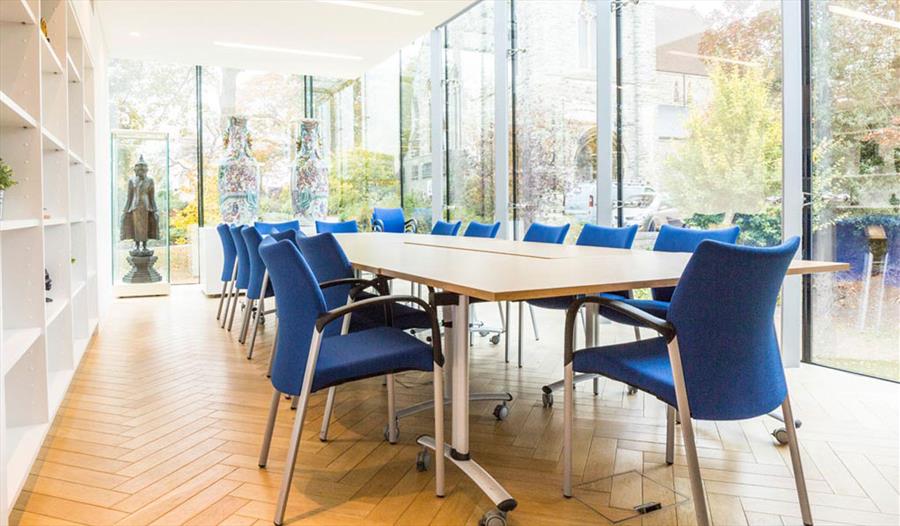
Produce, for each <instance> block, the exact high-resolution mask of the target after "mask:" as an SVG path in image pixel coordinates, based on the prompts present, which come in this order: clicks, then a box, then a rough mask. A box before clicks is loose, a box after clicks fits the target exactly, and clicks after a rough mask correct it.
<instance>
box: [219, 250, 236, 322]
mask: <svg viewBox="0 0 900 526" xmlns="http://www.w3.org/2000/svg"><path fill="white" fill-rule="evenodd" d="M236 288H237V258H235V260H234V265H233V266H232V268H231V280H229V282H228V298H227V299H226V300H225V316H224V317H223V318H222V325H221V326H220V327H222V328H223V329H224V328H225V320H227V319H228V307H229V306H230V305H231V300H232V298H231V297H232V296H233V295H234V293H235V292H236Z"/></svg>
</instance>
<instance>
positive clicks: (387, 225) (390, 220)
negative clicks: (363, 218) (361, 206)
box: [372, 207, 406, 234]
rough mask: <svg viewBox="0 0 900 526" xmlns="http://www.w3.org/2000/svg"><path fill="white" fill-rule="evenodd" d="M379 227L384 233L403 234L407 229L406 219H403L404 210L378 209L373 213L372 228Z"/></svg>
mask: <svg viewBox="0 0 900 526" xmlns="http://www.w3.org/2000/svg"><path fill="white" fill-rule="evenodd" d="M375 225H378V226H379V227H380V228H381V230H382V232H398V233H401V234H402V233H403V231H404V230H405V228H406V218H405V217H403V209H402V208H378V207H375V210H373V211H372V226H373V227H374V226H375Z"/></svg>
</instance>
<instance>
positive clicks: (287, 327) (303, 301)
mask: <svg viewBox="0 0 900 526" xmlns="http://www.w3.org/2000/svg"><path fill="white" fill-rule="evenodd" d="M259 253H260V257H262V260H263V262H265V265H266V268H268V269H269V279H271V280H272V283H273V284H274V285H275V288H276V289H277V290H278V291H279V293H278V295H277V296H275V306H276V308H277V310H278V338H277V343H276V345H277V348H276V352H275V357H274V361H273V363H272V385H273V386H274V387H275V389H277V390H279V391H280V392H282V393H286V394H293V395H296V394H299V393H300V387H301V386H302V385H303V376H304V374H305V372H306V361H307V358H308V357H309V345H310V342H311V340H312V333H313V329H314V327H315V323H316V319H317V318H318V317H319V316H320V315H322V313H324V312H325V310H326V307H325V298H324V297H323V296H322V290H321V289H320V288H319V283H318V282H317V281H316V276H315V275H314V274H313V272H312V270H310V268H309V265H308V264H307V263H306V260H305V259H304V258H303V256H302V255H301V254H300V252H299V251H298V250H297V247H296V246H294V245H293V244H292V243H291V242H290V241H287V240H282V241H275V240H274V239H272V238H268V239H266V240H265V241H263V243H262V244H261V245H260V248H259ZM332 325H340V324H339V323H332V324H330V325H329V326H328V328H327V329H326V332H329V331H328V329H331V326H332ZM338 329H340V327H338Z"/></svg>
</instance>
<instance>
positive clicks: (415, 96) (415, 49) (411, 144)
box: [400, 35, 432, 231]
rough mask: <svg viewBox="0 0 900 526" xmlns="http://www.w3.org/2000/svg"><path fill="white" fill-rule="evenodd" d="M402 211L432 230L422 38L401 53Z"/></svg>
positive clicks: (427, 79)
mask: <svg viewBox="0 0 900 526" xmlns="http://www.w3.org/2000/svg"><path fill="white" fill-rule="evenodd" d="M400 59H401V61H400V75H401V77H400V156H401V158H402V159H403V162H402V164H401V168H402V172H403V173H402V174H401V177H403V211H404V213H405V214H406V216H407V217H414V218H416V220H417V221H418V222H419V230H420V231H426V230H428V231H430V230H431V195H432V191H431V182H432V178H431V45H430V37H429V36H428V35H425V36H423V37H421V38H419V39H418V40H416V41H415V42H413V43H412V44H410V45H409V46H406V47H405V48H403V49H402V50H400Z"/></svg>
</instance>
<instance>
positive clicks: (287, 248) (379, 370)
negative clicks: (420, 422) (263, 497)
mask: <svg viewBox="0 0 900 526" xmlns="http://www.w3.org/2000/svg"><path fill="white" fill-rule="evenodd" d="M326 235H327V234H326ZM260 255H261V256H262V259H263V261H264V262H265V265H266V268H268V270H269V276H270V278H271V280H272V283H273V284H274V285H275V288H276V289H277V290H278V291H279V294H278V295H277V296H276V297H275V302H276V304H277V309H278V315H279V317H280V318H281V329H280V332H281V337H279V338H278V351H277V352H276V353H275V358H274V364H273V367H272V376H271V381H272V386H273V387H274V392H273V393H272V404H271V408H270V410H269V417H268V420H267V423H266V430H265V436H264V438H263V444H262V448H261V451H260V456H259V466H260V467H262V468H264V467H265V466H266V463H267V461H268V456H269V446H270V444H271V442H272V434H273V432H274V430H275V418H276V416H277V415H278V405H279V403H280V401H281V397H282V395H290V396H296V397H298V404H297V413H296V415H295V417H294V425H293V428H292V432H291V440H290V446H289V447H288V454H287V460H286V462H285V464H284V474H283V475H282V479H281V491H280V492H279V495H278V502H277V504H276V506H275V517H274V522H275V524H276V525H281V524H282V523H283V522H284V513H285V509H286V508H287V499H288V494H289V493H290V489H291V479H292V477H293V474H294V466H295V464H296V462H297V453H298V450H299V448H300V436H301V433H302V432H303V421H304V419H305V417H306V409H307V405H308V403H309V398H310V395H311V394H312V393H315V392H317V391H320V390H322V389H327V388H329V387H333V386H336V385H340V384H343V383H347V382H351V381H355V380H361V379H365V378H371V377H376V376H385V375H387V396H388V404H387V406H388V414H387V417H388V425H389V426H395V425H396V424H395V422H396V419H395V415H394V400H393V397H394V381H393V375H394V374H395V373H399V372H403V371H433V373H434V400H435V404H434V408H435V411H434V415H435V420H434V434H435V443H436V444H438V447H443V446H442V444H443V443H444V414H443V413H444V403H443V401H444V400H443V399H444V388H443V371H442V369H443V365H444V357H443V354H442V353H441V344H440V338H434V339H433V343H432V345H428V344H427V343H425V342H422V341H421V340H419V339H417V338H415V337H413V336H410V335H409V334H406V333H405V332H403V331H402V330H400V329H396V328H393V327H376V328H373V329H369V330H366V331H360V332H355V333H351V334H346V335H342V334H341V331H340V330H339V329H340V325H341V324H340V322H338V323H333V322H336V321H338V320H339V319H341V318H343V317H344V316H345V315H347V314H350V313H353V312H358V311H360V310H362V309H367V308H371V307H373V306H381V305H393V304H398V303H399V302H408V303H415V304H417V305H419V306H420V307H421V308H422V309H423V310H424V311H426V312H428V314H429V317H430V319H431V325H432V330H433V331H434V334H438V331H439V328H438V321H437V315H436V313H435V310H434V308H432V307H431V306H430V305H429V304H428V303H427V302H425V301H423V300H421V299H419V298H416V297H413V296H379V297H377V298H370V299H367V300H364V301H360V302H358V303H353V304H350V305H345V306H341V307H339V308H336V309H330V310H329V309H328V307H327V305H326V302H325V297H324V295H323V294H322V289H321V288H320V287H319V283H318V280H317V279H316V276H315V275H314V274H313V272H312V270H310V268H309V265H308V264H307V263H306V259H305V258H304V257H303V256H302V255H301V253H300V252H299V251H298V250H297V247H296V246H295V245H293V244H292V243H290V242H289V241H285V240H282V241H275V240H274V239H266V240H265V241H264V242H263V244H262V246H261V247H260ZM434 462H435V492H436V494H437V495H438V496H443V494H444V458H443V455H441V454H437V455H434Z"/></svg>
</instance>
